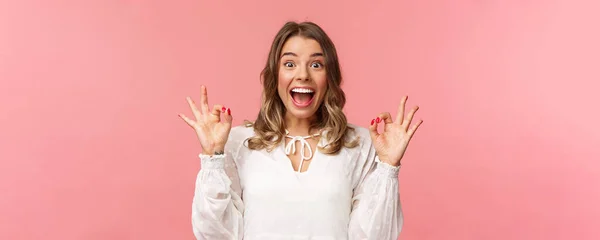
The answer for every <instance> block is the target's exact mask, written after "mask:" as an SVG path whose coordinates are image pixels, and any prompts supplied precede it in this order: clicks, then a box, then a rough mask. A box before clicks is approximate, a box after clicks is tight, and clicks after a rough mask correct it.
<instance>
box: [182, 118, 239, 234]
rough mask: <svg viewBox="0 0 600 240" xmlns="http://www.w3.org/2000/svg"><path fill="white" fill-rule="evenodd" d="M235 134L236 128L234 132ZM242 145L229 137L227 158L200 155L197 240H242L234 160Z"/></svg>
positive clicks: (195, 215)
mask: <svg viewBox="0 0 600 240" xmlns="http://www.w3.org/2000/svg"><path fill="white" fill-rule="evenodd" d="M232 132H233V129H232ZM240 146H241V144H239V141H238V139H235V136H234V135H233V134H230V137H229V140H228V142H227V144H226V146H225V154H224V155H214V156H208V155H202V154H201V155H199V157H200V160H201V170H200V171H199V172H198V175H197V177H196V188H195V191H194V198H193V202H192V226H193V231H194V235H195V236H196V239H227V240H229V239H242V238H243V236H244V234H243V227H244V225H243V212H244V203H243V201H242V198H241V196H242V189H241V187H240V179H239V175H238V170H237V166H236V163H235V161H234V159H235V157H236V155H237V153H238V151H239V147H240Z"/></svg>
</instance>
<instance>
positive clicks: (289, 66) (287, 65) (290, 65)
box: [283, 62, 294, 68]
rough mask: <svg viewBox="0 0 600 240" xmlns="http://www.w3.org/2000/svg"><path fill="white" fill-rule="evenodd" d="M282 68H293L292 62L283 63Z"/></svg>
mask: <svg viewBox="0 0 600 240" xmlns="http://www.w3.org/2000/svg"><path fill="white" fill-rule="evenodd" d="M283 66H285V67H288V68H291V67H294V63H293V62H285V63H283Z"/></svg>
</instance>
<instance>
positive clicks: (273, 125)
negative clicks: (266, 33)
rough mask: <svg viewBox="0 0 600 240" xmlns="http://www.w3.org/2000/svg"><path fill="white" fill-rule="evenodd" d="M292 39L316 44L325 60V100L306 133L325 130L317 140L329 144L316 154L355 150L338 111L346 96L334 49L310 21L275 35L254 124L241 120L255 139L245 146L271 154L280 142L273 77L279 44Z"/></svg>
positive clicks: (278, 102) (279, 107) (281, 114)
mask: <svg viewBox="0 0 600 240" xmlns="http://www.w3.org/2000/svg"><path fill="white" fill-rule="evenodd" d="M294 36H302V37H305V38H309V39H314V40H315V41H317V42H318V43H319V44H320V46H321V49H322V50H323V55H324V57H325V70H326V71H327V90H326V92H325V99H324V100H323V102H322V103H321V105H320V106H319V108H318V110H317V112H316V113H315V115H316V120H315V121H313V123H312V124H311V126H310V129H309V132H310V130H313V129H319V130H320V131H321V133H323V132H324V131H326V135H325V136H321V137H325V138H326V140H327V142H328V143H329V144H327V145H325V146H323V147H319V151H320V152H322V153H325V154H337V153H338V152H339V151H340V150H341V149H342V147H348V148H353V147H356V146H357V145H358V140H359V139H358V138H354V139H350V138H349V137H348V136H349V135H350V134H349V132H350V131H354V128H352V127H350V126H348V121H347V119H346V115H345V114H344V112H343V111H342V109H343V108H344V104H346V95H345V94H344V91H342V88H341V83H342V74H341V71H340V65H339V62H338V57H337V53H336V50H335V46H334V45H333V42H332V41H331V39H330V38H329V37H328V36H327V34H326V33H325V32H324V31H323V29H321V27H319V26H318V25H316V24H315V23H312V22H302V23H296V22H287V23H286V24H285V25H284V26H283V27H282V28H281V29H280V30H279V32H278V33H277V35H276V36H275V39H274V40H273V43H272V45H271V50H270V52H269V57H268V59H267V64H266V66H265V68H264V69H263V70H262V72H261V83H262V84H263V92H262V96H261V101H262V104H261V108H260V112H259V113H258V117H257V118H256V121H255V122H254V123H252V122H250V121H247V120H246V121H245V123H246V126H247V127H254V132H255V136H253V137H251V138H249V139H248V147H249V148H250V149H254V150H260V149H267V151H271V150H273V149H274V148H275V146H276V145H278V144H279V143H281V141H282V140H283V139H284V136H285V134H286V133H285V126H284V125H285V124H284V116H285V112H286V108H285V106H284V105H283V101H282V100H281V98H280V97H279V94H278V92H277V83H278V79H277V77H278V72H279V64H280V62H279V59H280V56H281V51H282V48H283V45H284V44H285V42H286V41H287V40H288V39H289V38H290V37H294Z"/></svg>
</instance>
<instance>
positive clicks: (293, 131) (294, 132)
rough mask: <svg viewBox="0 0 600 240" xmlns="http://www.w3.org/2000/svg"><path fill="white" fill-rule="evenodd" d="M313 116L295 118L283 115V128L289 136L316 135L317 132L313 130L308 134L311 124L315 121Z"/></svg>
mask: <svg viewBox="0 0 600 240" xmlns="http://www.w3.org/2000/svg"><path fill="white" fill-rule="evenodd" d="M315 118H316V117H315V116H312V117H310V118H297V117H295V116H292V115H291V114H289V113H288V114H286V115H285V119H284V121H285V127H286V129H287V130H288V131H289V135H291V136H308V135H311V134H315V133H317V130H315V129H313V130H312V132H309V130H310V125H311V123H312V122H313V121H314V120H315Z"/></svg>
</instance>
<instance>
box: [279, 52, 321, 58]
mask: <svg viewBox="0 0 600 240" xmlns="http://www.w3.org/2000/svg"><path fill="white" fill-rule="evenodd" d="M284 56H294V57H297V56H298V55H297V54H295V53H293V52H284V53H283V54H281V57H284ZM322 56H323V53H313V54H311V55H310V57H322Z"/></svg>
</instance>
